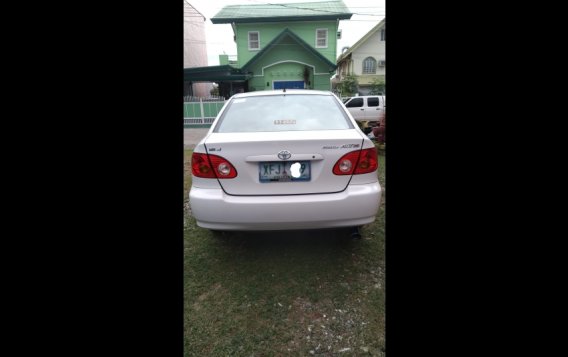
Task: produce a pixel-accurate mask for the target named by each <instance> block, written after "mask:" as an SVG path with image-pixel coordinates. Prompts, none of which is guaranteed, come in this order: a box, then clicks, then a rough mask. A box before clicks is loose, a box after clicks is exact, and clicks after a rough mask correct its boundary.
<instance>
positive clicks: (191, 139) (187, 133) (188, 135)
mask: <svg viewBox="0 0 568 357" xmlns="http://www.w3.org/2000/svg"><path fill="white" fill-rule="evenodd" d="M208 131H209V128H195V129H193V128H192V129H183V147H184V149H193V148H194V147H195V145H197V143H198V142H200V141H201V139H203V138H204V137H205V134H207V132H208Z"/></svg>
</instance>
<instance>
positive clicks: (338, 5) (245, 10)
mask: <svg viewBox="0 0 568 357" xmlns="http://www.w3.org/2000/svg"><path fill="white" fill-rule="evenodd" d="M352 15H353V14H352V13H351V12H349V9H348V8H347V7H346V6H345V4H344V3H343V1H341V0H331V1H326V2H300V3H290V4H255V5H229V6H225V7H224V8H223V9H221V11H219V12H218V13H217V15H215V16H213V17H212V18H211V22H212V23H214V24H228V23H233V22H235V23H251V22H261V21H262V22H289V21H306V20H336V19H340V20H345V19H350V18H351V16H352Z"/></svg>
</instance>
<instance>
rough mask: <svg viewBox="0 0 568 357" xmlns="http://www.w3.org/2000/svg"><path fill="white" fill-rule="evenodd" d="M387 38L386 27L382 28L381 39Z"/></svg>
mask: <svg viewBox="0 0 568 357" xmlns="http://www.w3.org/2000/svg"><path fill="white" fill-rule="evenodd" d="M384 40H385V29H382V30H381V41H384Z"/></svg>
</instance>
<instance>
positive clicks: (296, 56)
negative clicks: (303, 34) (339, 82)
mask: <svg viewBox="0 0 568 357" xmlns="http://www.w3.org/2000/svg"><path fill="white" fill-rule="evenodd" d="M298 62H300V63H298ZM306 65H307V67H308V69H309V72H310V73H309V78H308V82H309V84H308V83H306V84H307V86H306V88H309V89H318V90H330V89H331V85H330V82H329V79H330V78H331V76H332V75H333V73H331V74H330V73H329V71H330V69H329V66H328V65H327V64H326V63H324V62H323V61H322V60H321V59H319V58H317V57H316V56H314V55H313V54H312V53H310V52H308V51H306V49H305V48H303V47H302V46H301V45H300V44H298V42H296V40H294V39H292V38H291V37H289V36H285V37H284V38H282V39H281V41H280V42H278V43H277V45H276V46H275V47H273V48H271V49H270V50H268V51H267V52H265V53H264V54H263V55H262V56H261V57H260V58H258V59H257V61H256V62H254V63H253V65H252V66H251V67H250V68H247V70H248V71H251V72H253V77H252V78H251V79H250V80H249V90H270V89H272V82H273V81H303V80H304V68H305V67H306ZM312 66H313V67H312ZM314 67H315V73H319V74H316V75H314ZM263 68H264V72H263ZM267 83H268V85H266V84H267Z"/></svg>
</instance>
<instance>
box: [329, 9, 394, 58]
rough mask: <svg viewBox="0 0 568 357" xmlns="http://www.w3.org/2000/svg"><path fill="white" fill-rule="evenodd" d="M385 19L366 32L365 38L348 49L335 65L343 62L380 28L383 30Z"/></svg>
mask: <svg viewBox="0 0 568 357" xmlns="http://www.w3.org/2000/svg"><path fill="white" fill-rule="evenodd" d="M385 20H386V18H385V19H383V20H382V21H381V22H379V23H378V24H377V25H376V26H375V27H373V28H372V29H371V30H370V31H369V32H367V33H366V34H365V36H363V37H361V38H360V39H359V41H357V42H355V44H354V45H353V46H351V47H349V49H348V50H347V51H345V52H344V53H342V54H341V55H340V56H339V57H338V58H337V63H339V62H341V61H343V60H344V59H345V58H347V57H348V56H349V55H350V54H351V53H352V52H353V51H355V50H356V49H357V48H359V47H360V46H361V45H362V44H364V43H365V42H366V41H367V40H368V39H369V37H371V36H373V34H374V33H376V32H377V31H379V30H380V29H381V28H383V26H384V24H385Z"/></svg>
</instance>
